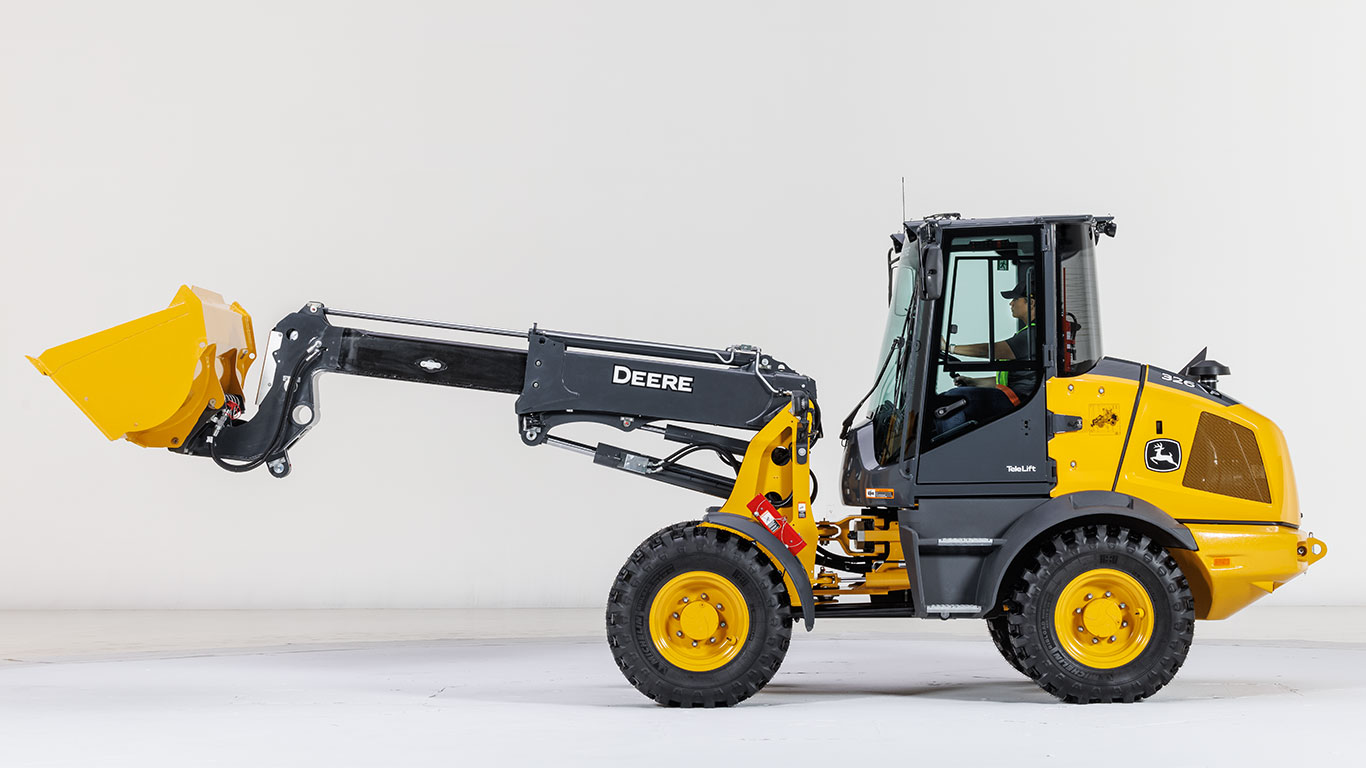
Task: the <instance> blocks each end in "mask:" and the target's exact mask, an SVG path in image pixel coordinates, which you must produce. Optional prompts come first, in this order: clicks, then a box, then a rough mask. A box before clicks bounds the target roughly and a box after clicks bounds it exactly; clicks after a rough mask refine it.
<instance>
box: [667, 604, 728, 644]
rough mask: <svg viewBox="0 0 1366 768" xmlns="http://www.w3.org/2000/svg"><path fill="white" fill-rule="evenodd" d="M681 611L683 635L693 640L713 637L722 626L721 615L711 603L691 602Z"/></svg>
mask: <svg viewBox="0 0 1366 768" xmlns="http://www.w3.org/2000/svg"><path fill="white" fill-rule="evenodd" d="M679 613H680V618H679V620H678V623H679V624H680V625H681V626H682V627H683V636H684V637H689V638H692V639H693V640H708V639H711V637H712V635H714V634H715V633H716V630H717V629H718V628H719V627H720V626H721V615H720V614H719V613H717V611H716V609H715V608H713V607H712V606H711V604H710V603H702V602H697V603H691V604H689V605H688V606H687V607H686V608H684V609H683V610H682V611H680V612H679Z"/></svg>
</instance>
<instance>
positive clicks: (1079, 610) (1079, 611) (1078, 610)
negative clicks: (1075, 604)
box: [1072, 608, 1081, 613]
mask: <svg viewBox="0 0 1366 768" xmlns="http://www.w3.org/2000/svg"><path fill="white" fill-rule="evenodd" d="M1072 613H1081V609H1080V608H1078V609H1077V610H1075V611H1072Z"/></svg>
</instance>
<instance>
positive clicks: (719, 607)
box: [716, 603, 721, 611]
mask: <svg viewBox="0 0 1366 768" xmlns="http://www.w3.org/2000/svg"><path fill="white" fill-rule="evenodd" d="M716 610H718V611H719V610H721V604H720V603H717V604H716Z"/></svg>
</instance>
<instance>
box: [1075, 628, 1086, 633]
mask: <svg viewBox="0 0 1366 768" xmlns="http://www.w3.org/2000/svg"><path fill="white" fill-rule="evenodd" d="M1077 631H1078V632H1085V631H1086V627H1077Z"/></svg>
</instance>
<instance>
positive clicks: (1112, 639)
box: [1110, 635, 1115, 643]
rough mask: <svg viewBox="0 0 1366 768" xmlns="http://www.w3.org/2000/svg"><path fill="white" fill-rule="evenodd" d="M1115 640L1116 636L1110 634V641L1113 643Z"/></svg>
mask: <svg viewBox="0 0 1366 768" xmlns="http://www.w3.org/2000/svg"><path fill="white" fill-rule="evenodd" d="M1114 641H1115V636H1114V635H1110V642H1112V643H1113V642H1114Z"/></svg>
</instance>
